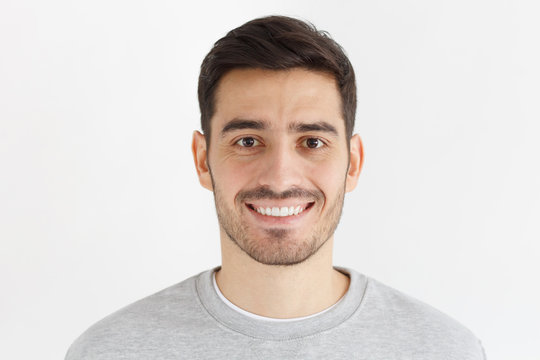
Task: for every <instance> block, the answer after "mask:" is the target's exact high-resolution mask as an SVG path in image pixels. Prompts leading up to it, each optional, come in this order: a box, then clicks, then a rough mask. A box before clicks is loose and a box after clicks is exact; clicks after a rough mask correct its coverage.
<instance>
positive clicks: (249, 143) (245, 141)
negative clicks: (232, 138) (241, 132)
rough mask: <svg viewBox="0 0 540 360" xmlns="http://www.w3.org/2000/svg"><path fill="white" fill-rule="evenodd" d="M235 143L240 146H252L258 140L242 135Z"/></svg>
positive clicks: (257, 142)
mask: <svg viewBox="0 0 540 360" xmlns="http://www.w3.org/2000/svg"><path fill="white" fill-rule="evenodd" d="M236 144H237V145H240V146H242V147H253V146H256V145H258V144H259V141H258V140H255V139H254V138H252V137H249V136H248V137H243V138H241V139H240V140H238V141H237V142H236Z"/></svg>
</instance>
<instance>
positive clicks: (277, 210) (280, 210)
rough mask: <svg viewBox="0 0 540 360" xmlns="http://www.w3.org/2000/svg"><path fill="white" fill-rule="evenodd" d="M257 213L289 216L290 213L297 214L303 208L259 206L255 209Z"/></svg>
mask: <svg viewBox="0 0 540 360" xmlns="http://www.w3.org/2000/svg"><path fill="white" fill-rule="evenodd" d="M255 210H256V211H257V212H258V213H259V214H262V215H267V216H276V217H282V216H291V215H298V214H300V213H301V212H302V211H304V208H303V207H302V206H297V207H294V206H289V207H286V206H283V207H272V208H270V207H267V208H264V207H259V208H257V209H255Z"/></svg>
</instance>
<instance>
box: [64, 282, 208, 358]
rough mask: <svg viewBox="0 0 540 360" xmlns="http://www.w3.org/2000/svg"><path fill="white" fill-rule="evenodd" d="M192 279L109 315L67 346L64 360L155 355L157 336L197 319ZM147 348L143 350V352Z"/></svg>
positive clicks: (158, 339) (198, 305)
mask: <svg viewBox="0 0 540 360" xmlns="http://www.w3.org/2000/svg"><path fill="white" fill-rule="evenodd" d="M197 276H198V275H195V276H192V277H190V278H188V279H186V280H184V281H182V282H180V283H178V284H176V285H173V286H170V287H168V288H166V289H163V290H161V291H159V292H157V293H155V294H153V295H150V296H148V297H145V298H143V299H141V300H139V301H137V302H134V303H132V304H130V305H128V306H125V307H124V308H122V309H120V310H118V311H116V312H114V313H112V314H110V315H108V316H107V317H105V318H103V319H102V320H100V321H98V322H97V323H95V324H94V325H92V326H91V327H89V328H88V329H87V330H86V331H85V332H84V333H82V334H81V335H80V336H79V337H78V338H77V339H76V340H75V341H74V342H73V344H72V345H71V346H70V348H69V350H68V352H67V354H66V357H65V359H66V360H74V359H77V360H79V359H93V360H94V359H112V358H122V357H123V356H128V355H129V354H132V353H136V354H140V355H142V354H144V353H145V350H148V351H155V347H156V346H157V343H156V342H159V341H160V334H163V333H164V332H167V333H169V334H170V329H176V331H180V332H179V333H178V334H177V336H178V337H179V338H181V337H182V333H181V329H178V328H179V324H191V323H194V322H196V321H195V319H197V318H198V317H199V318H200V313H201V312H202V308H201V306H200V304H199V302H198V297H197V295H196V290H195V281H196V277H197ZM145 348H146V349H145Z"/></svg>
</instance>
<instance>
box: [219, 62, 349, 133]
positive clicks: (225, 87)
mask: <svg viewBox="0 0 540 360" xmlns="http://www.w3.org/2000/svg"><path fill="white" fill-rule="evenodd" d="M232 119H249V120H258V121H265V122H266V123H268V124H270V128H272V129H274V130H278V129H286V128H287V127H288V126H289V125H290V124H291V123H309V122H320V121H324V122H327V123H330V124H332V125H333V126H334V127H335V128H336V129H338V133H340V134H341V133H344V132H345V124H344V120H343V114H342V110H341V98H340V94H339V91H338V87H337V84H336V80H335V78H334V77H333V76H332V75H330V74H327V73H324V72H319V71H310V70H306V69H300V68H294V69H290V70H278V71H276V70H262V69H234V70H231V71H229V72H228V73H226V74H225V75H224V76H223V77H222V79H221V80H220V82H219V86H218V88H217V91H216V97H215V112H214V116H213V118H212V128H213V129H216V130H217V132H219V131H220V129H222V128H223V126H224V125H225V124H226V123H227V122H229V121H231V120H232ZM213 132H214V133H216V131H213Z"/></svg>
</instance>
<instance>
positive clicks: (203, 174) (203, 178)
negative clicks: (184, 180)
mask: <svg viewBox="0 0 540 360" xmlns="http://www.w3.org/2000/svg"><path fill="white" fill-rule="evenodd" d="M206 149H207V147H206V139H205V138H204V135H203V134H201V133H200V132H198V131H194V132H193V141H192V143H191V151H192V152H193V160H194V161H195V169H196V170H197V175H198V176H199V182H200V183H201V185H202V186H203V187H204V188H206V189H208V190H210V191H212V190H213V187H212V178H211V176H210V170H209V168H208V162H207V161H208V156H207V152H206Z"/></svg>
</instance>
